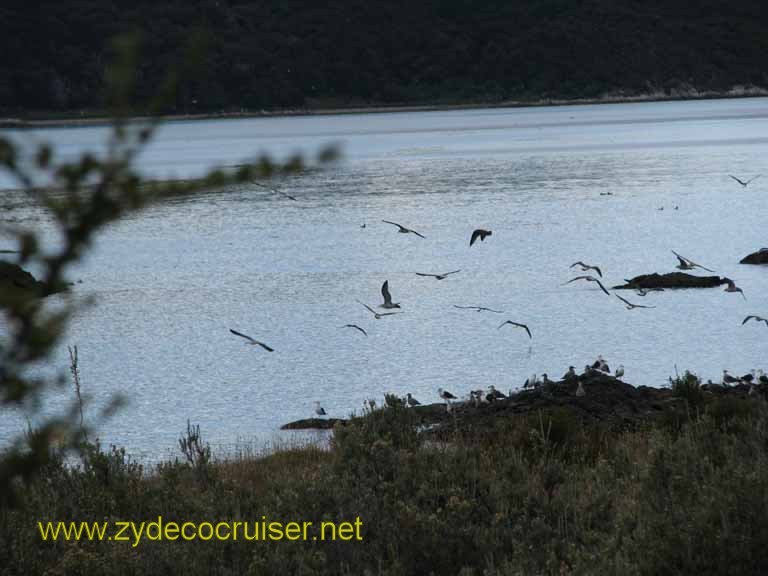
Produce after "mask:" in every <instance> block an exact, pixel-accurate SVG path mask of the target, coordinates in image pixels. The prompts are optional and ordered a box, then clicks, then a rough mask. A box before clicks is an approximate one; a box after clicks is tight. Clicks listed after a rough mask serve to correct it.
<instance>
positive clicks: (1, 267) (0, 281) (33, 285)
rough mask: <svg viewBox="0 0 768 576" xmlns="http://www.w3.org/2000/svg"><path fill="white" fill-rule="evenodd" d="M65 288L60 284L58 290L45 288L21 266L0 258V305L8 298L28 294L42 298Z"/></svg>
mask: <svg viewBox="0 0 768 576" xmlns="http://www.w3.org/2000/svg"><path fill="white" fill-rule="evenodd" d="M65 289H66V287H65V286H62V287H61V288H60V289H58V290H45V286H44V284H43V283H42V282H40V281H39V280H36V279H35V277H34V276H32V274H30V273H29V272H27V271H26V270H24V269H23V268H22V267H21V266H19V265H18V264H14V263H12V262H7V261H5V260H0V306H2V305H3V302H8V301H9V300H10V299H16V298H29V297H30V296H33V297H36V298H43V297H45V296H50V295H51V294H55V293H56V292H61V291H63V290H65Z"/></svg>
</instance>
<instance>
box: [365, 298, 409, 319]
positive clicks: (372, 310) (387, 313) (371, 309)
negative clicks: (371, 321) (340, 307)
mask: <svg viewBox="0 0 768 576" xmlns="http://www.w3.org/2000/svg"><path fill="white" fill-rule="evenodd" d="M355 302H357V303H358V304H363V303H362V302H360V300H355ZM363 306H365V308H366V309H367V310H368V312H370V313H371V314H373V317H374V318H376V320H379V319H381V318H382V317H384V316H392V314H402V312H376V310H374V309H373V308H371V307H370V306H368V304H363Z"/></svg>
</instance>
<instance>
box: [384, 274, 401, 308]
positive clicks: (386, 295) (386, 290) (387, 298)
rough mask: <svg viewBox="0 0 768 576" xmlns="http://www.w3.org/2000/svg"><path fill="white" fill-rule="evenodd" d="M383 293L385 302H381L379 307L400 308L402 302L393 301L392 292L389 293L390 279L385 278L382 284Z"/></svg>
mask: <svg viewBox="0 0 768 576" xmlns="http://www.w3.org/2000/svg"><path fill="white" fill-rule="evenodd" d="M381 295H382V296H383V297H384V304H379V308H387V309H389V308H400V304H398V303H397V302H395V303H394V304H393V303H392V294H390V293H389V280H384V284H382V285H381Z"/></svg>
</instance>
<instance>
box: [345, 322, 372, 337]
mask: <svg viewBox="0 0 768 576" xmlns="http://www.w3.org/2000/svg"><path fill="white" fill-rule="evenodd" d="M344 328H354V329H355V330H359V331H360V332H362V333H363V334H365V335H366V336H368V332H366V331H365V330H363V329H362V328H360V326H358V325H357V324H344Z"/></svg>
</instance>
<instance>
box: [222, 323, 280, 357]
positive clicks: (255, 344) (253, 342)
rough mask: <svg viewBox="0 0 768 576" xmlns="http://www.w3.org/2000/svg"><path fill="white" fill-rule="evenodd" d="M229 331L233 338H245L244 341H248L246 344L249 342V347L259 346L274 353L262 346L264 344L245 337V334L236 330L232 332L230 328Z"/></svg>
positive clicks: (272, 350)
mask: <svg viewBox="0 0 768 576" xmlns="http://www.w3.org/2000/svg"><path fill="white" fill-rule="evenodd" d="M229 331H230V332H232V334H234V335H235V336H240V338H245V339H246V340H248V342H249V344H250V345H251V346H261V347H262V348H264V350H266V351H267V352H274V351H275V350H274V349H273V348H270V347H269V346H267V345H266V344H264V342H259V341H258V340H254V339H253V338H251V337H250V336H246V335H245V334H241V333H240V332H238V331H237V330H232V328H230V329H229Z"/></svg>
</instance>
